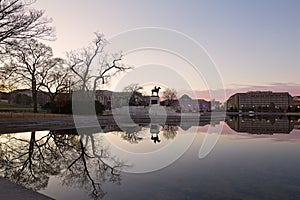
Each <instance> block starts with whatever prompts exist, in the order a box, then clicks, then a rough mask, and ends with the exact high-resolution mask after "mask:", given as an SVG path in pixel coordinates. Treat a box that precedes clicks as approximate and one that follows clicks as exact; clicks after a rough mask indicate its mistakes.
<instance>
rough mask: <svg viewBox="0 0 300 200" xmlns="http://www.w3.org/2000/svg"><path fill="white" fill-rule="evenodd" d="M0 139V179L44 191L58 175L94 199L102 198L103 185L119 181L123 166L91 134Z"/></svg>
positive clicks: (56, 133)
mask: <svg viewBox="0 0 300 200" xmlns="http://www.w3.org/2000/svg"><path fill="white" fill-rule="evenodd" d="M0 138H1V144H0V176H3V177H5V178H8V179H10V180H12V181H14V182H16V183H18V184H21V185H24V186H25V187H27V188H30V189H32V190H35V191H38V190H42V189H45V188H46V187H47V185H48V181H49V178H50V176H54V175H59V176H60V177H61V179H62V183H63V184H64V185H67V186H70V187H82V188H85V189H87V190H90V191H91V193H90V195H91V197H92V198H93V199H102V198H103V197H104V195H105V192H104V191H103V190H102V188H101V185H102V184H103V183H104V182H114V183H118V184H119V183H120V181H121V175H120V170H121V168H122V167H124V166H125V164H124V163H123V162H121V161H119V160H118V159H117V158H115V157H112V156H110V155H109V151H108V148H102V146H101V145H100V144H101V142H99V141H98V140H97V141H95V139H94V135H93V134H87V135H85V136H81V137H80V136H78V135H76V134H74V132H73V133H71V134H70V133H68V132H67V133H66V132H62V131H49V132H48V133H47V134H43V135H42V136H40V135H39V134H37V133H35V132H31V133H30V135H29V137H19V136H18V134H7V135H1V136H0ZM97 142H98V143H97ZM95 143H97V145H96V144H95ZM107 163H109V164H107Z"/></svg>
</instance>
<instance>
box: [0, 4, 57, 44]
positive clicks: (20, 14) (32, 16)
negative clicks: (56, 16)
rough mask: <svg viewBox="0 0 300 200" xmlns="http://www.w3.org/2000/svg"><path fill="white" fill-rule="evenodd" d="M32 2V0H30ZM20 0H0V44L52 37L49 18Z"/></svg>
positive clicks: (52, 30) (52, 29) (52, 31)
mask: <svg viewBox="0 0 300 200" xmlns="http://www.w3.org/2000/svg"><path fill="white" fill-rule="evenodd" d="M32 2H33V1H32ZM32 2H31V3H25V2H24V1H22V0H0V45H3V44H10V43H11V42H12V41H14V40H23V39H29V38H44V39H54V28H53V27H51V26H49V24H50V22H51V19H49V18H47V17H45V16H44V11H42V10H36V9H33V8H30V7H29V6H30V5H31V4H32Z"/></svg>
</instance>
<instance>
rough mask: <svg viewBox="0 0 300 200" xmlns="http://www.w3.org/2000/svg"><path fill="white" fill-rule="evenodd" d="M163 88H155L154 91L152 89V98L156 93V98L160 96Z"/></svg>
mask: <svg viewBox="0 0 300 200" xmlns="http://www.w3.org/2000/svg"><path fill="white" fill-rule="evenodd" d="M160 89H161V88H160V87H156V86H155V87H154V89H152V90H151V92H152V96H154V93H156V96H158V93H159V90H160Z"/></svg>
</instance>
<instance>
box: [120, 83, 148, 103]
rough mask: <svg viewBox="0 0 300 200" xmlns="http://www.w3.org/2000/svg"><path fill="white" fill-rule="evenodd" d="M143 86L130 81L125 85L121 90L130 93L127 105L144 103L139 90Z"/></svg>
mask: <svg viewBox="0 0 300 200" xmlns="http://www.w3.org/2000/svg"><path fill="white" fill-rule="evenodd" d="M142 89H143V87H142V86H140V85H139V84H138V83H132V84H130V85H128V86H126V87H125V88H124V89H123V91H124V92H128V93H130V99H129V106H137V105H144V104H145V102H144V99H143V95H142V93H141V92H140V90H142Z"/></svg>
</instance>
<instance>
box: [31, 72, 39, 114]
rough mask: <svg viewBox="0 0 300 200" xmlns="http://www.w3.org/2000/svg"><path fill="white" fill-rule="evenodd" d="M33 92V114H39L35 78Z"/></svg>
mask: <svg viewBox="0 0 300 200" xmlns="http://www.w3.org/2000/svg"><path fill="white" fill-rule="evenodd" d="M31 90H32V101H33V112H34V113H37V112H38V110H37V90H36V80H35V78H34V77H33V78H32V86H31Z"/></svg>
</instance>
